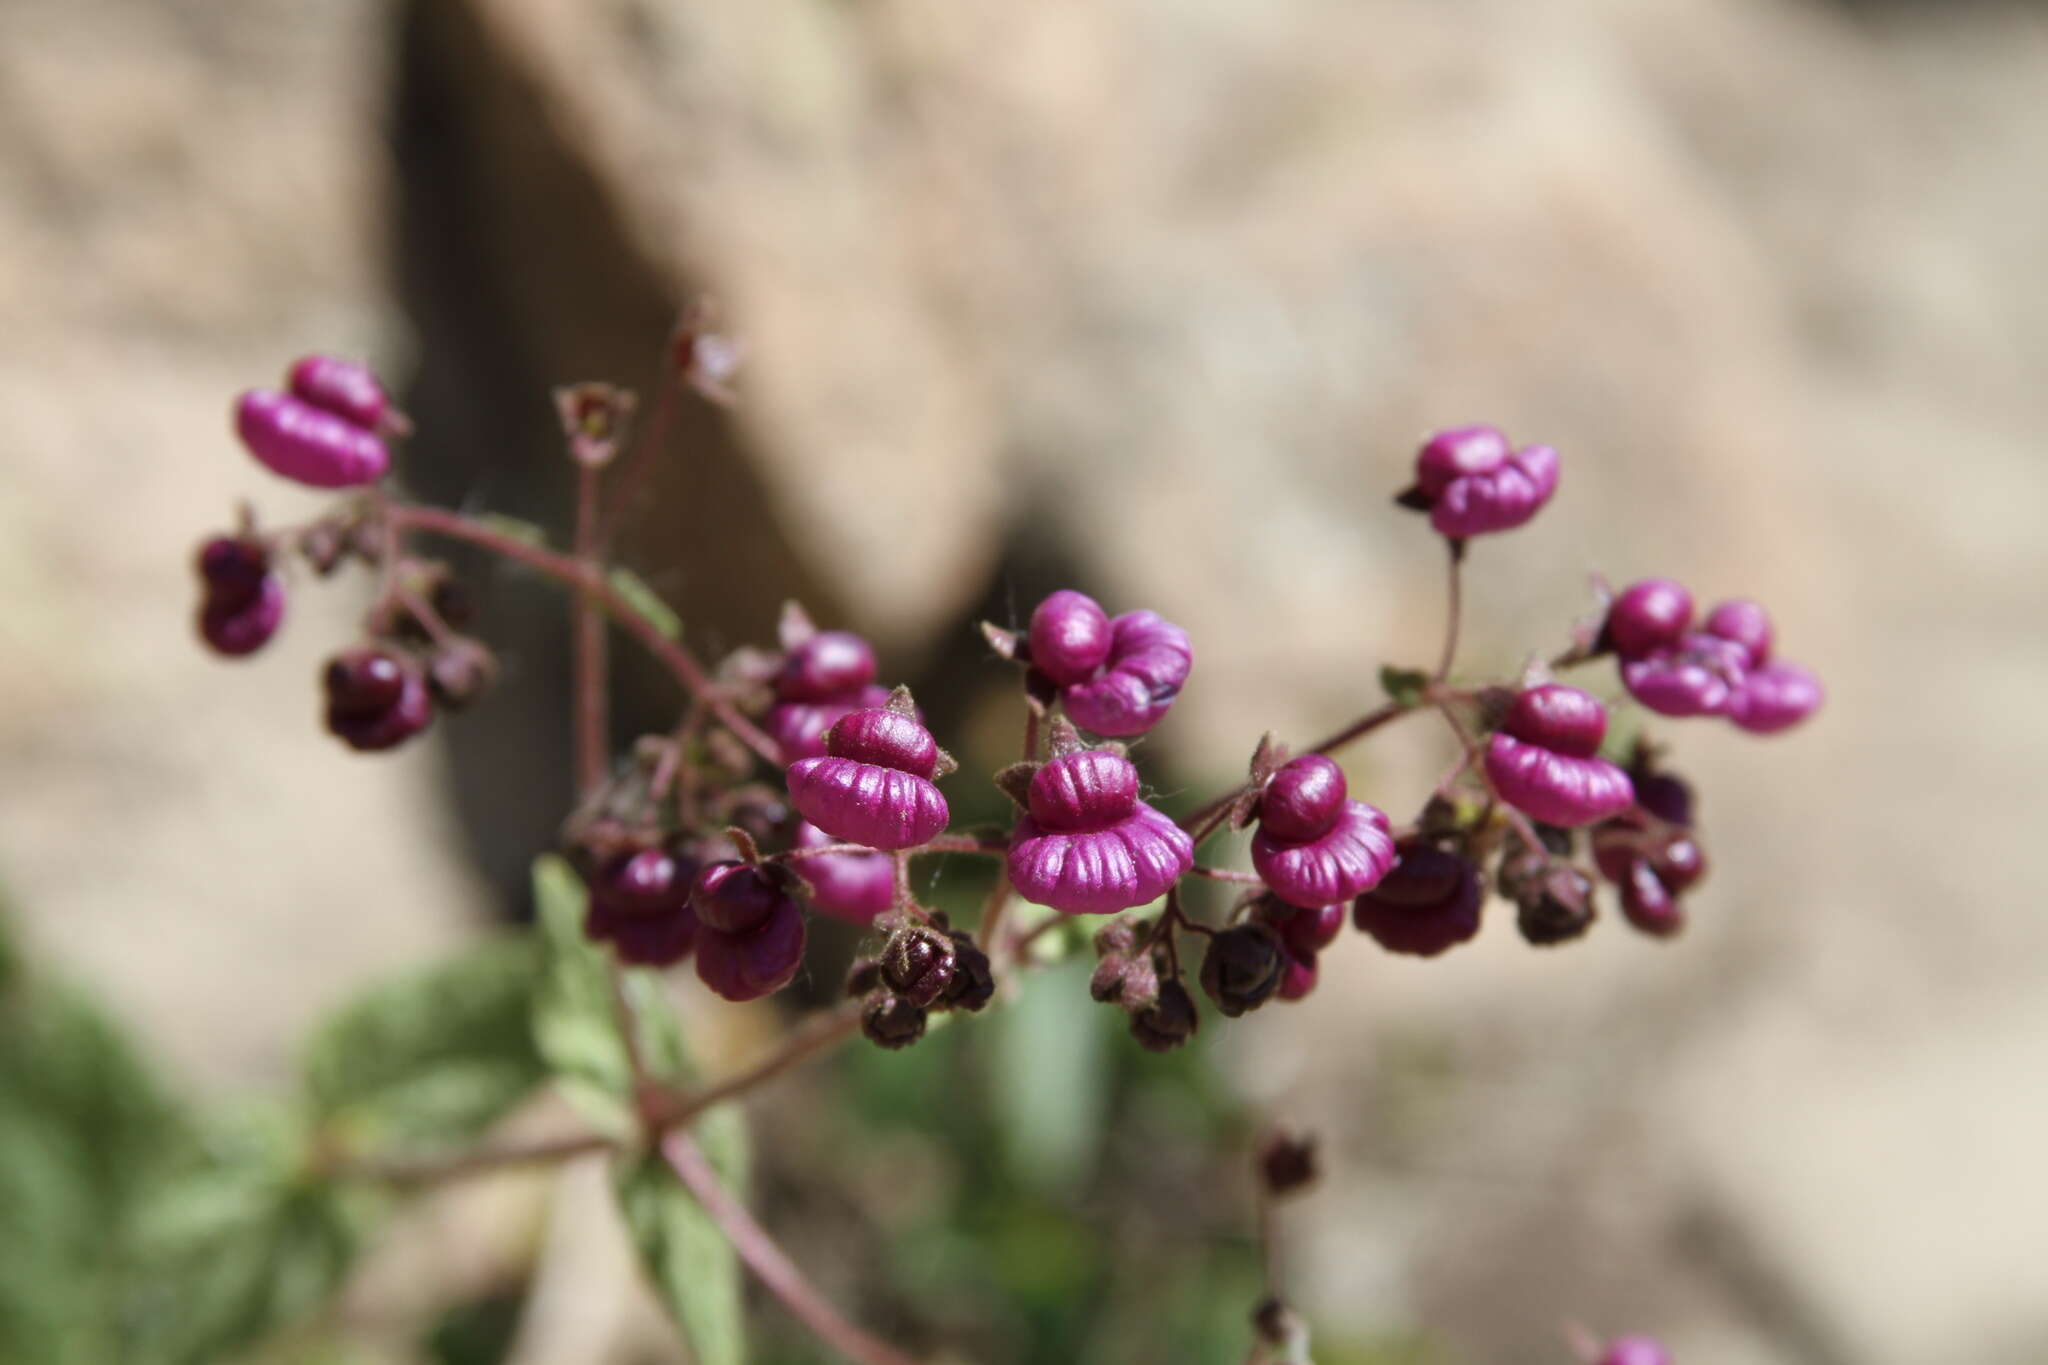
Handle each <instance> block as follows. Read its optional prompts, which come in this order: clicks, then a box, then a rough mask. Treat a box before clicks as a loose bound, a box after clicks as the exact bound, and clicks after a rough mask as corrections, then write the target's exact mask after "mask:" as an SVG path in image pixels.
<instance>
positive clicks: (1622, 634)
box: [1601, 578, 1693, 659]
mask: <svg viewBox="0 0 2048 1365" xmlns="http://www.w3.org/2000/svg"><path fill="white" fill-rule="evenodd" d="M1692 612H1693V606H1692V594H1691V593H1690V592H1687V591H1686V588H1685V585H1684V584H1683V583H1680V582H1677V581H1675V580H1673V579H1669V578H1645V579H1644V580H1642V581H1641V582H1640V583H1631V584H1629V585H1628V586H1627V587H1626V588H1623V589H1622V590H1621V595H1620V596H1618V597H1616V598H1615V599H1614V604H1613V605H1612V606H1610V607H1609V608H1608V609H1607V621H1606V624H1605V625H1604V626H1603V628H1602V630H1601V634H1602V635H1603V636H1604V637H1605V639H1606V642H1607V644H1608V646H1609V647H1610V648H1612V649H1613V650H1614V652H1615V653H1616V654H1619V655H1620V656H1621V657H1622V658H1623V659H1637V658H1641V657H1642V656H1643V655H1645V654H1648V653H1650V652H1651V651H1652V650H1657V649H1667V648H1669V647H1670V646H1672V645H1675V644H1677V643H1678V641H1679V639H1680V637H1682V636H1683V635H1684V634H1685V632H1686V629H1687V628H1688V627H1689V626H1691V625H1692Z"/></svg>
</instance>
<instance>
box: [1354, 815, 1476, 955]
mask: <svg viewBox="0 0 2048 1365" xmlns="http://www.w3.org/2000/svg"><path fill="white" fill-rule="evenodd" d="M1483 899H1484V897H1483V895H1482V892H1481V889H1480V885H1479V870H1478V869H1477V868H1475V867H1474V866H1473V865H1472V863H1471V861H1470V860H1469V859H1466V858H1461V857H1459V856H1458V855H1457V854H1455V853H1452V852H1449V851H1448V850H1445V849H1442V848H1438V847H1437V846H1436V845H1434V844H1425V843H1421V842H1419V841H1418V840H1414V839H1407V840H1403V841H1402V842H1401V844H1400V846H1399V849H1398V853H1397V857H1396V860H1395V862H1394V866H1393V869H1392V870H1391V871H1389V872H1388V873H1387V875H1386V876H1385V877H1383V878H1381V879H1380V884H1379V885H1378V886H1376V887H1374V888H1373V889H1372V890H1370V891H1368V892H1366V893H1365V894H1364V895H1363V896H1360V897H1359V898H1358V900H1357V901H1356V902H1355V903H1354V904H1353V905H1352V907H1351V919H1352V922H1353V923H1354V924H1356V925H1357V926H1358V927H1359V928H1360V929H1363V930H1364V931H1365V932H1366V933H1368V934H1371V935H1372V936H1373V937H1374V938H1375V939H1377V940H1378V941H1379V945H1380V946H1381V947H1382V948H1385V949H1386V950H1387V951H1388V952H1390V953H1409V954H1413V955H1414V956H1417V957H1435V956H1436V955H1437V954H1438V953H1441V952H1443V951H1444V950H1445V949H1446V948H1450V947H1453V946H1455V945H1456V944H1460V943H1463V942H1465V941H1466V940H1468V939H1470V938H1471V937H1472V936H1473V935H1474V934H1477V933H1478V932H1479V911H1480V905H1481V903H1482V901H1483Z"/></svg>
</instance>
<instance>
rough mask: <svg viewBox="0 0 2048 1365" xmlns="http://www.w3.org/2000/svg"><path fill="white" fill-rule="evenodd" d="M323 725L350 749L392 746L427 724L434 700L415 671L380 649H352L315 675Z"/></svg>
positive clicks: (424, 681)
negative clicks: (321, 700)
mask: <svg viewBox="0 0 2048 1365" xmlns="http://www.w3.org/2000/svg"><path fill="white" fill-rule="evenodd" d="M320 681H321V686H322V688H323V690H324V691H325V694H326V698H327V729H328V730H329V732H330V733H332V734H333V735H334V736H335V737H336V738H338V739H340V740H341V741H342V742H343V743H344V744H346V745H348V746H349V747H350V748H351V749H356V750H360V751H362V752H364V753H375V752H377V751H380V750H383V749H390V748H395V747H396V746H398V745H400V744H403V743H404V742H405V741H406V740H408V739H411V738H412V737H413V736H414V735H416V734H418V733H419V732H420V731H422V730H424V729H426V728H427V722H428V721H430V720H432V719H433V717H434V699H433V696H432V694H431V693H430V692H429V691H428V690H427V682H426V679H425V678H423V677H421V676H420V672H419V670H418V669H416V668H413V667H411V666H410V665H408V664H406V663H404V662H403V661H401V660H400V659H398V658H397V657H396V656H394V655H391V654H388V653H386V652H385V651H383V650H381V649H351V650H347V651H344V652H343V653H341V654H338V655H336V656H335V657H334V658H333V659H331V660H330V661H329V662H328V664H327V667H326V669H325V670H324V671H323V672H322V673H321V675H320Z"/></svg>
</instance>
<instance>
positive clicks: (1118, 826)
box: [1009, 760, 1195, 915]
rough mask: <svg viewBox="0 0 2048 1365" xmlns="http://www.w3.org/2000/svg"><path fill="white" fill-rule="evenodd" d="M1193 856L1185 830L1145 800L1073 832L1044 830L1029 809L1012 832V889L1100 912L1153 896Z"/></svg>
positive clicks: (1070, 910)
mask: <svg viewBox="0 0 2048 1365" xmlns="http://www.w3.org/2000/svg"><path fill="white" fill-rule="evenodd" d="M1057 761H1058V760H1055V762H1057ZM1047 766H1048V767H1049V766H1051V765H1050V764H1049V765H1047ZM1033 787H1034V790H1035V789H1036V780H1035V779H1034V782H1033ZM1194 861H1195V845H1194V841H1193V840H1191V839H1190V838H1189V837H1188V834H1187V831H1186V830H1183V829H1182V828H1181V827H1180V826H1179V825H1176V824H1175V823H1174V822H1173V821H1172V820H1170V819H1168V818H1167V817H1166V816H1164V815H1162V814H1160V813H1159V812H1158V811H1156V810H1154V809H1153V808H1152V807H1151V806H1149V805H1147V804H1145V803H1144V802H1143V801H1139V802H1137V803H1135V804H1134V805H1133V807H1132V809H1131V813H1130V814H1129V815H1127V816H1125V817H1124V818H1123V819H1121V820H1118V821H1116V822H1115V823H1114V824H1110V825H1107V826H1105V827H1104V828H1101V829H1095V830H1083V831H1079V832H1065V831H1059V830H1046V829H1043V828H1041V827H1040V826H1039V824H1038V822H1037V821H1036V820H1034V819H1032V818H1031V816H1030V814H1029V813H1028V812H1027V813H1026V814H1024V815H1022V816H1019V817H1018V819H1017V828H1016V831H1015V832H1014V833H1013V834H1012V835H1011V838H1010V854H1009V863H1010V881H1011V884H1012V885H1014V886H1015V887H1016V888H1017V894H1019V895H1021V896H1022V897H1024V899H1025V900H1028V901H1031V902H1032V903H1033V904H1036V905H1049V906H1051V907H1052V908H1053V909H1055V910H1059V911H1063V912H1064V913H1066V914H1069V915H1106V914H1110V913H1112V912H1114V911H1117V910H1128V909H1130V908H1131V907H1132V906H1134V905H1143V904H1145V903H1146V902H1147V901H1151V900H1156V899H1157V898H1159V897H1160V896H1163V895H1165V894H1166V891H1167V888H1168V887H1171V886H1172V885H1173V884H1174V883H1175V882H1177V881H1179V880H1180V879H1181V877H1182V875H1184V874H1185V873H1186V872H1187V870H1188V869H1189V868H1190V867H1192V866H1193V865H1194Z"/></svg>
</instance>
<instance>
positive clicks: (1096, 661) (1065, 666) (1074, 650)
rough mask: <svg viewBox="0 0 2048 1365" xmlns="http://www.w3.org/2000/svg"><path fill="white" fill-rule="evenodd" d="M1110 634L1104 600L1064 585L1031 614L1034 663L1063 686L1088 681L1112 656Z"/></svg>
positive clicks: (1036, 667) (1032, 661) (1030, 638)
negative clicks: (1103, 605) (1102, 601)
mask: <svg viewBox="0 0 2048 1365" xmlns="http://www.w3.org/2000/svg"><path fill="white" fill-rule="evenodd" d="M1111 634H1112V630H1111V625H1110V620H1109V613H1108V612H1106V611H1104V610H1103V609H1102V605H1101V603H1099V602H1097V601H1096V600H1095V599H1094V598H1092V597H1090V596H1089V595H1088V594H1087V593H1084V592H1076V591H1074V590H1073V589H1072V588H1062V589H1060V590H1059V591H1058V592H1056V593H1053V594H1052V595H1051V596H1049V597H1047V598H1046V599H1045V600H1044V601H1043V602H1040V603H1039V604H1038V606H1037V607H1036V608H1035V609H1034V610H1033V611H1032V613H1031V630H1030V633H1029V635H1028V636H1027V639H1028V640H1029V642H1030V649H1031V666H1032V667H1033V668H1035V669H1037V670H1038V671H1039V672H1041V673H1043V674H1045V676H1046V677H1048V678H1050V679H1052V680H1053V682H1054V683H1055V684H1057V685H1058V686H1061V687H1066V686H1069V685H1071V684H1073V683H1079V682H1086V681H1088V679H1090V678H1092V677H1094V676H1095V670H1096V669H1098V668H1100V667H1102V665H1103V662H1104V661H1105V660H1107V659H1108V658H1109V649H1110V642H1111Z"/></svg>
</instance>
